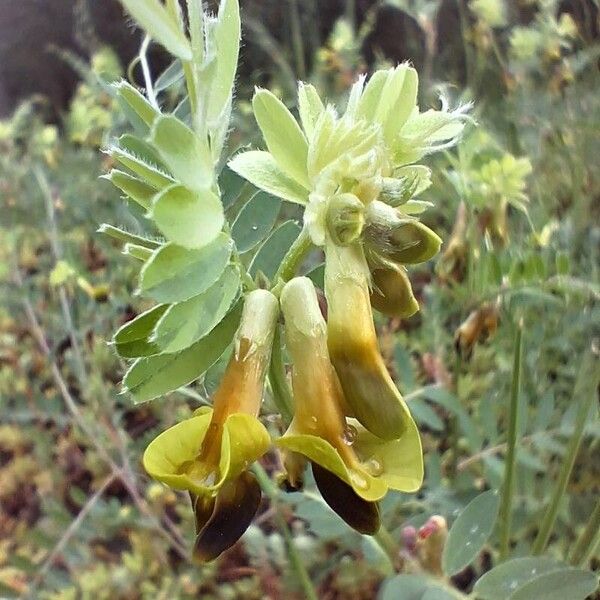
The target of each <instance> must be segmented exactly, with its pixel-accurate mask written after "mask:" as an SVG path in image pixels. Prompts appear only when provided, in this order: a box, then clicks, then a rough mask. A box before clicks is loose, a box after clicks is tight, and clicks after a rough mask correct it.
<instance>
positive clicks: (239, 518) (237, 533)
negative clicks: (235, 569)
mask: <svg viewBox="0 0 600 600" xmlns="http://www.w3.org/2000/svg"><path fill="white" fill-rule="evenodd" d="M260 500H261V491H260V485H259V484H258V481H257V480H256V477H255V476H254V475H253V474H252V473H249V472H248V471H244V472H243V473H242V474H241V475H240V476H239V477H237V478H236V479H233V480H231V481H226V482H225V483H224V484H223V486H222V487H221V489H220V490H219V493H218V495H217V497H216V500H215V502H214V507H213V510H212V514H211V515H210V517H209V519H208V520H207V521H206V523H205V525H204V526H203V527H202V528H201V529H200V531H199V532H198V535H197V537H196V543H195V544H194V558H195V559H196V560H197V561H198V562H201V563H206V562H210V561H211V560H214V559H215V558H217V556H219V554H221V553H222V552H224V551H225V550H227V549H228V548H231V546H233V544H235V543H236V542H237V541H238V540H239V539H240V537H242V535H243V534H244V532H245V531H246V529H248V527H249V525H250V523H252V519H253V518H254V515H256V511H257V510H258V507H259V505H260ZM196 506H198V502H196Z"/></svg>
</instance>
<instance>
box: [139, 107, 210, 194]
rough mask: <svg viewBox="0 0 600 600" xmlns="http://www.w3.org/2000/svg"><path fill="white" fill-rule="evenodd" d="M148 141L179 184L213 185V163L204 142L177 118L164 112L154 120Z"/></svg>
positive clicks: (201, 186) (188, 185) (194, 186)
mask: <svg viewBox="0 0 600 600" xmlns="http://www.w3.org/2000/svg"><path fill="white" fill-rule="evenodd" d="M150 140H151V142H152V144H153V145H154V147H155V148H156V150H157V152H158V154H159V156H160V157H161V159H162V160H163V162H164V163H165V165H167V167H168V169H169V170H170V171H171V173H172V174H173V177H174V178H175V179H177V180H178V181H179V182H180V183H182V184H183V185H185V186H186V187H188V188H190V189H192V190H202V189H206V188H208V187H210V186H211V185H212V182H213V177H214V175H213V163H212V157H211V155H210V151H209V148H208V146H207V144H206V142H205V141H202V140H201V139H200V138H199V137H198V136H197V135H196V134H195V133H194V132H193V131H192V130H191V129H190V128H189V127H188V126H187V125H185V124H184V123H182V122H181V121H180V120H179V119H178V118H177V117H175V116H173V115H167V116H162V117H160V118H158V119H156V121H155V122H154V125H153V127H152V133H151V136H150Z"/></svg>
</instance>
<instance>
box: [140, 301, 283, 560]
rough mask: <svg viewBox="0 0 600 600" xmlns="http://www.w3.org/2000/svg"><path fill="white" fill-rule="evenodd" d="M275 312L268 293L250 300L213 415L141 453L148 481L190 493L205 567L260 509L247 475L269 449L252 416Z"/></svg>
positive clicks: (164, 437) (257, 490)
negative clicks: (251, 466) (151, 480)
mask: <svg viewBox="0 0 600 600" xmlns="http://www.w3.org/2000/svg"><path fill="white" fill-rule="evenodd" d="M278 312H279V307H278V302H277V299H276V298H275V296H273V294H271V293H270V292H267V291H265V290H256V291H253V292H251V293H250V294H248V296H247V297H246V301H245V304H244V310H243V313H242V319H241V324H240V328H239V330H238V332H237V334H236V338H235V346H234V351H233V354H232V356H231V359H230V361H229V364H228V365H227V369H226V371H225V374H224V376H223V380H222V381H221V384H220V386H219V388H218V390H217V392H216V393H215V395H214V397H213V408H212V409H205V410H201V411H199V412H200V414H197V415H196V416H194V417H192V418H190V419H187V420H185V421H183V422H181V423H178V424H177V425H174V426H173V427H171V428H170V429H168V430H167V431H165V432H163V433H162V434H160V435H159V436H158V437H157V438H156V439H154V440H153V441H152V442H151V443H150V445H149V446H148V448H147V449H146V452H145V453H144V460H143V462H144V468H145V469H146V471H147V472H148V474H149V475H150V476H152V477H153V478H154V479H157V480H158V481H162V482H163V483H166V484H167V485H169V486H170V487H172V488H174V489H179V490H188V491H189V492H190V495H191V497H192V503H193V506H194V511H195V513H196V530H197V538H196V544H195V548H194V554H195V556H196V558H198V560H200V561H202V562H204V561H208V560H212V559H214V558H216V557H217V556H218V555H219V554H220V553H221V552H223V551H224V550H226V549H227V548H229V547H230V546H231V545H232V544H234V543H235V542H236V541H237V540H238V539H239V537H240V536H241V535H242V534H243V533H244V531H245V530H246V529H247V527H248V525H249V524H250V522H251V521H252V518H253V517H254V515H255V513H256V510H257V509H258V506H259V503H260V498H261V493H260V487H259V485H258V482H257V481H256V479H255V477H254V475H253V474H251V473H249V472H248V471H247V468H248V466H249V465H250V464H251V463H253V462H254V461H255V460H257V459H258V458H260V457H261V456H262V455H263V454H264V453H265V452H266V451H267V449H268V448H269V446H270V437H269V434H268V432H267V430H266V429H265V427H264V426H263V425H262V424H261V423H260V421H259V420H258V419H257V415H258V412H259V409H260V404H261V401H262V394H263V386H264V378H265V374H266V370H267V367H268V365H269V360H270V355H271V346H272V341H273V334H274V329H275V324H276V320H277V316H278Z"/></svg>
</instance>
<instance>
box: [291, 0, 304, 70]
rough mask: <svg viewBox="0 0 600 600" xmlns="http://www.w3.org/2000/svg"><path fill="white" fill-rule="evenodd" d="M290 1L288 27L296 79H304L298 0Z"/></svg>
mask: <svg viewBox="0 0 600 600" xmlns="http://www.w3.org/2000/svg"><path fill="white" fill-rule="evenodd" d="M289 3H290V27H291V30H292V31H291V33H292V47H293V49H294V59H295V62H296V75H297V77H298V79H306V62H305V61H304V45H303V43H302V25H301V24H300V12H299V10H298V0H289Z"/></svg>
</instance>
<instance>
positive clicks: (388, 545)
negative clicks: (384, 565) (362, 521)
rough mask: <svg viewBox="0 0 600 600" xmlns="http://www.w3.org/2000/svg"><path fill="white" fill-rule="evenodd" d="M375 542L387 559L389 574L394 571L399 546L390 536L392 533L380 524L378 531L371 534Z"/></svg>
mask: <svg viewBox="0 0 600 600" xmlns="http://www.w3.org/2000/svg"><path fill="white" fill-rule="evenodd" d="M373 540H374V541H375V543H376V544H377V545H378V546H379V547H380V548H381V550H382V551H383V553H384V554H385V556H386V557H387V559H388V561H389V569H390V574H393V573H395V572H396V563H397V562H398V556H399V548H398V544H396V541H395V540H394V538H393V537H392V534H391V533H390V532H389V531H388V530H387V529H386V528H385V527H384V526H383V525H382V526H381V527H380V528H379V531H378V532H377V533H376V534H375V535H374V536H373Z"/></svg>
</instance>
